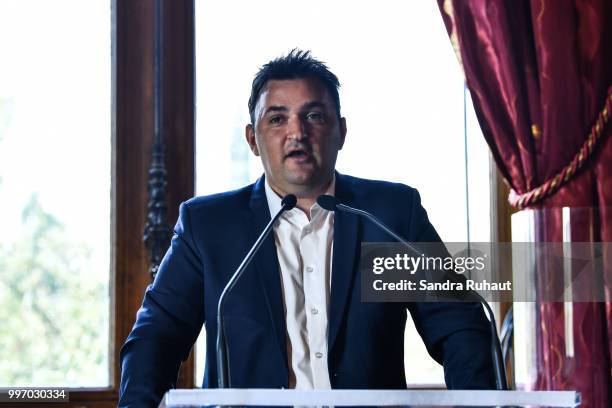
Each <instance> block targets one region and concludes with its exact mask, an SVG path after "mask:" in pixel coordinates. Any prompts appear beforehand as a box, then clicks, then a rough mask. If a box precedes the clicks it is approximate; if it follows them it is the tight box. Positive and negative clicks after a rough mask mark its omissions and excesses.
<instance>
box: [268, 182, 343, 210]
mask: <svg viewBox="0 0 612 408" xmlns="http://www.w3.org/2000/svg"><path fill="white" fill-rule="evenodd" d="M333 180H334V177H333V176H332V178H331V179H330V180H329V181H328V182H327V183H326V184H325V185H324V186H321V187H320V188H316V189H309V190H308V191H298V192H292V193H290V192H284V191H281V190H280V189H279V188H278V187H276V186H274V185H272V184H269V185H270V188H272V190H273V191H274V192H275V193H276V194H277V195H278V196H280V197H284V196H285V195H287V194H295V196H296V197H297V204H296V205H295V206H296V207H297V208H299V209H300V210H302V211H303V212H304V213H305V214H306V216H307V217H308V219H309V220H310V209H311V208H312V206H313V205H314V204H315V203H316V202H317V198H318V197H319V196H320V195H322V194H325V193H327V192H328V190H329V188H330V186H331V184H332V182H333Z"/></svg>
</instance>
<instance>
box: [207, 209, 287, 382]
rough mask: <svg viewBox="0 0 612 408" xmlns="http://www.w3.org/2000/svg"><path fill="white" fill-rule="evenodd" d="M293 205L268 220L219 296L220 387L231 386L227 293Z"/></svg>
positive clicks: (218, 360) (218, 367)
mask: <svg viewBox="0 0 612 408" xmlns="http://www.w3.org/2000/svg"><path fill="white" fill-rule="evenodd" d="M293 206H295V201H293V202H291V200H290V203H289V204H287V203H285V202H283V205H282V207H281V209H280V210H279V211H278V212H277V213H276V215H275V216H274V218H272V219H271V220H270V222H268V225H266V227H265V228H264V230H263V231H262V233H261V234H260V235H259V237H258V238H257V241H255V243H254V244H253V246H252V247H251V250H250V251H249V252H248V253H247V255H246V256H245V257H244V259H243V260H242V263H241V264H240V266H238V269H236V272H234V274H233V275H232V277H231V278H230V280H229V282H228V283H227V285H225V289H223V292H222V293H221V296H220V297H219V303H217V376H218V379H217V384H218V387H219V388H229V387H230V386H231V382H230V379H231V376H230V369H229V350H228V347H227V342H226V336H225V325H224V319H223V309H224V306H225V300H226V298H227V295H228V294H229V293H230V292H231V290H232V289H233V288H234V286H236V283H237V282H238V280H239V279H240V277H241V276H242V274H243V273H244V271H245V270H246V268H247V267H248V266H249V264H250V263H251V261H252V260H253V257H254V256H255V254H257V251H259V248H260V247H261V245H262V244H263V242H264V240H265V239H266V238H267V237H268V235H269V234H270V231H271V230H272V227H273V226H274V223H275V222H276V221H277V220H278V219H279V218H280V216H281V215H282V214H283V212H285V211H287V210H290V209H291V208H293Z"/></svg>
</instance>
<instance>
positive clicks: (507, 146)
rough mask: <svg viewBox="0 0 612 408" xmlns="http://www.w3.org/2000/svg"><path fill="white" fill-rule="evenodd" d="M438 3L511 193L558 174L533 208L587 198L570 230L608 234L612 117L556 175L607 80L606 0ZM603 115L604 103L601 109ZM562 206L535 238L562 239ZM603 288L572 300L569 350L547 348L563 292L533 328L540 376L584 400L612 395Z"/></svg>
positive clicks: (595, 402) (610, 52)
mask: <svg viewBox="0 0 612 408" xmlns="http://www.w3.org/2000/svg"><path fill="white" fill-rule="evenodd" d="M438 4H439V7H440V11H441V13H442V17H443V20H444V23H445V25H446V27H447V30H448V33H449V36H450V38H451V41H452V42H453V45H454V47H455V50H456V52H457V54H458V58H459V61H460V63H461V65H462V67H463V70H464V73H465V78H466V83H467V86H468V88H469V89H470V92H471V94H472V100H473V102H474V108H475V111H476V115H477V117H478V120H479V122H480V125H481V128H482V131H483V135H484V137H485V139H486V141H487V143H488V145H489V147H490V149H491V152H492V154H493V157H494V159H495V162H496V164H497V166H498V168H499V170H500V172H501V174H502V175H503V176H504V178H505V180H506V181H507V183H508V184H509V185H510V187H511V188H512V189H513V190H514V193H515V195H517V196H520V195H526V194H527V193H530V192H532V193H533V192H534V191H536V190H537V189H538V188H541V187H542V186H545V185H546V183H548V184H549V185H550V184H551V182H554V183H552V184H555V187H557V188H558V190H556V192H554V193H553V194H552V195H550V196H548V197H543V198H542V197H535V198H538V199H536V200H533V201H529V204H531V208H547V209H548V208H559V207H570V208H580V207H589V208H591V209H592V219H590V220H588V222H589V223H590V224H589V223H586V222H585V221H584V220H582V221H580V217H577V218H573V219H571V221H570V227H571V231H572V233H571V240H572V241H575V242H580V241H612V177H611V176H612V142H611V141H610V139H611V137H610V135H611V134H612V124H610V123H608V124H607V125H604V126H599V127H598V129H599V131H600V136H601V137H600V138H599V139H597V140H596V143H595V144H596V146H595V148H594V149H592V153H590V154H587V155H586V156H587V157H580V159H581V160H582V163H584V165H582V166H581V168H580V169H579V170H577V171H571V172H570V176H568V177H567V180H565V177H564V180H562V181H560V180H561V179H557V181H555V176H557V175H558V174H559V173H560V172H561V171H562V170H563V169H564V168H565V167H566V166H568V165H569V164H570V163H571V162H572V160H576V158H578V157H579V155H580V153H579V152H580V151H581V147H583V145H585V142H586V141H587V138H588V137H589V134H590V133H592V132H593V131H595V129H596V128H595V126H594V125H595V123H596V120H597V118H598V115H599V116H601V112H602V110H603V109H604V106H606V102H607V101H608V98H610V96H608V95H609V92H612V88H611V86H612V45H611V43H610V41H611V40H612V2H611V1H609V0H533V1H529V0H505V1H504V0H499V1H482V0H438ZM609 90H611V91H609ZM611 100H612V99H611ZM609 103H610V102H609V101H608V104H609ZM611 115H612V112H610V111H609V112H608V114H607V116H606V118H608V117H609V116H611ZM600 125H601V124H600ZM589 143H590V142H589ZM559 186H560V187H559ZM540 191H541V190H540ZM538 194H539V193H538ZM532 198H533V197H532ZM560 213H561V212H560V211H558V212H555V211H545V212H542V214H541V215H540V216H539V217H538V220H537V221H536V222H537V223H538V224H537V228H538V234H537V238H536V240H539V241H543V242H559V241H562V240H563V239H564V237H563V231H562V222H563V220H562V219H561V218H562V217H559V216H558V214H560ZM555 214H557V215H555ZM589 225H594V226H595V228H594V229H592V228H591V227H589ZM565 238H566V239H567V237H565ZM608 261H610V262H612V260H608ZM550 272H551V273H554V272H555V271H550ZM605 278H608V279H609V278H610V277H609V276H606V277H605ZM607 290H609V286H608V289H607ZM607 295H608V298H607V299H608V302H606V303H574V304H572V308H573V327H574V331H575V337H576V338H577V339H580V340H581V341H578V342H576V344H575V345H574V346H575V358H573V359H572V360H571V362H570V361H565V360H563V359H561V360H560V359H557V358H555V353H556V351H557V350H559V349H560V348H563V347H564V344H565V343H564V340H565V339H564V336H565V333H564V330H563V326H564V322H563V316H564V313H566V312H564V310H563V309H564V306H563V304H551V303H544V302H542V303H541V304H539V305H538V308H539V319H540V320H539V331H538V332H537V334H536V337H537V338H536V339H533V341H536V342H537V354H538V356H537V359H538V366H539V368H538V370H539V372H538V380H537V381H536V385H535V386H536V387H537V388H539V389H578V390H579V391H581V392H582V393H583V401H584V402H583V406H587V407H604V406H610V404H611V398H612V397H611V395H610V394H611V393H612V391H610V388H612V371H611V367H612V363H611V361H610V354H611V351H612V341H611V338H612V303H611V301H612V298H611V297H610V295H611V294H610V293H608V294H607ZM517 318H518V317H517Z"/></svg>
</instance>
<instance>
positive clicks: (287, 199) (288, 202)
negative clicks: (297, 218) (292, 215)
mask: <svg viewBox="0 0 612 408" xmlns="http://www.w3.org/2000/svg"><path fill="white" fill-rule="evenodd" d="M296 204H297V198H296V196H295V195H294V194H287V195H286V196H284V197H283V199H282V201H281V206H282V207H283V208H284V210H285V211H289V210H291V209H292V208H293V207H295V205H296Z"/></svg>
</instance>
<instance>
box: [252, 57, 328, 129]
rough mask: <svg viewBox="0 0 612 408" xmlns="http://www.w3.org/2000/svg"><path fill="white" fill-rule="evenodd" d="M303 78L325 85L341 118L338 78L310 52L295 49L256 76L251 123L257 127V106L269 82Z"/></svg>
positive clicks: (273, 61)
mask: <svg viewBox="0 0 612 408" xmlns="http://www.w3.org/2000/svg"><path fill="white" fill-rule="evenodd" d="M301 78H316V79H318V80H319V81H321V82H322V83H323V85H324V86H325V88H326V89H327V91H328V92H329V94H330V95H331V97H332V99H333V100H334V103H335V104H336V115H338V118H340V95H339V94H338V88H340V82H339V81H338V77H337V76H336V75H334V73H332V72H331V71H330V70H329V69H328V68H327V65H325V63H324V62H322V61H319V60H317V59H315V58H313V57H311V56H310V51H303V50H299V49H297V48H294V49H292V50H291V51H290V52H289V54H287V55H286V56H284V57H279V58H276V59H274V60H272V61H270V62H268V63H267V64H265V65H264V66H262V67H261V68H260V69H259V72H257V74H256V75H255V78H254V79H253V85H252V86H251V96H250V98H249V115H250V116H251V123H252V124H253V125H255V106H256V105H257V101H258V100H259V95H260V94H261V91H262V90H263V88H264V86H265V85H266V83H267V82H268V81H272V80H283V79H301Z"/></svg>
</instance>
